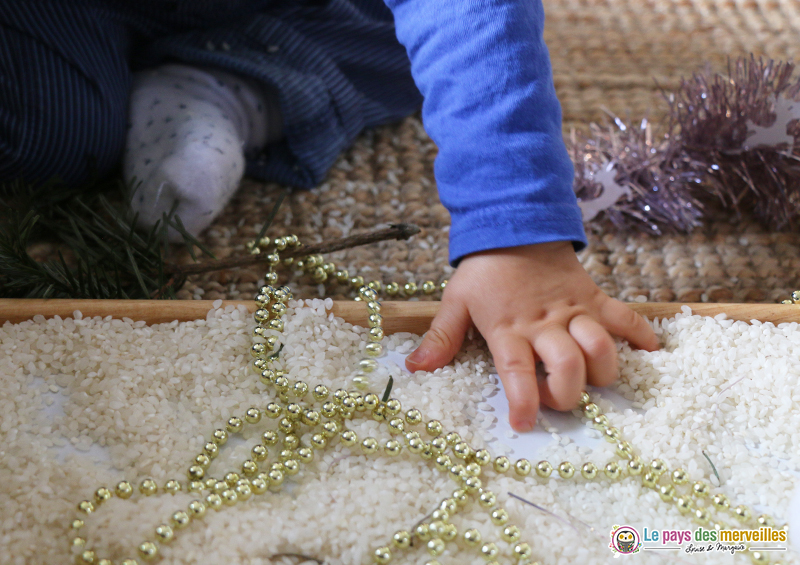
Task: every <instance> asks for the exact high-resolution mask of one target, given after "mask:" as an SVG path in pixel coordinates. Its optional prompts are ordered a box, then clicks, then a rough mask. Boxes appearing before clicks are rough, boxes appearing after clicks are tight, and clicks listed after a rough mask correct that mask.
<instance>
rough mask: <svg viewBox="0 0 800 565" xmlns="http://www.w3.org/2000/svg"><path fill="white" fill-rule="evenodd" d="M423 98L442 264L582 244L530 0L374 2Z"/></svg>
mask: <svg viewBox="0 0 800 565" xmlns="http://www.w3.org/2000/svg"><path fill="white" fill-rule="evenodd" d="M386 4H387V5H388V6H389V8H390V9H391V10H392V12H393V13H394V18H395V27H396V31H397V37H398V39H399V40H400V42H401V43H402V44H403V45H404V46H405V48H406V50H407V51H408V55H409V58H410V59H411V72H412V74H413V76H414V80H415V82H416V83H417V87H418V88H419V89H420V91H421V92H422V95H423V96H424V99H425V100H424V103H423V106H422V114H423V122H424V124H425V129H426V130H427V132H428V134H429V135H430V136H431V139H433V141H434V142H435V143H436V144H437V146H438V147H439V154H438V156H437V158H436V163H435V174H436V181H437V184H438V187H439V196H440V198H441V200H442V203H443V204H444V205H445V207H447V209H448V210H449V211H450V215H451V219H452V225H451V228H450V261H451V262H452V263H454V264H455V263H457V262H458V260H459V259H461V258H462V257H463V256H464V255H467V254H468V253H473V252H476V251H483V250H487V249H496V248H500V247H512V246H517V245H526V244H531V243H545V242H549V241H572V242H573V244H574V245H575V247H576V249H580V248H582V247H584V246H585V245H586V235H585V233H584V230H583V223H582V221H581V213H580V209H579V208H578V205H577V200H576V198H575V193H574V192H573V189H572V183H573V168H572V163H571V161H570V158H569V155H568V153H567V150H566V147H565V145H564V140H563V136H562V133H561V107H560V105H559V103H558V99H557V98H556V94H555V88H554V87H553V79H552V70H551V67H550V57H549V54H548V52H547V47H546V46H545V44H544V39H543V37H542V30H543V27H544V9H543V7H542V3H541V0H482V1H478V0H386Z"/></svg>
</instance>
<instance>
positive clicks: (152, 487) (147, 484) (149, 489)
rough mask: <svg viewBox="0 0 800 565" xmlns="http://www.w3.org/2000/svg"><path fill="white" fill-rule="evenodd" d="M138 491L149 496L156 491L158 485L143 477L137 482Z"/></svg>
mask: <svg viewBox="0 0 800 565" xmlns="http://www.w3.org/2000/svg"><path fill="white" fill-rule="evenodd" d="M139 492H141V493H142V494H143V495H145V496H151V495H153V494H155V493H156V492H158V485H157V484H156V482H155V481H154V480H153V479H145V480H143V481H142V482H141V484H139Z"/></svg>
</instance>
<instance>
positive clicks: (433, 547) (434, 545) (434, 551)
mask: <svg viewBox="0 0 800 565" xmlns="http://www.w3.org/2000/svg"><path fill="white" fill-rule="evenodd" d="M425 547H426V548H427V550H428V553H430V554H431V555H433V556H434V557H437V556H439V555H441V554H442V553H444V550H445V547H446V546H445V544H444V542H443V541H442V540H441V539H439V538H433V539H430V540H428V543H427V544H425Z"/></svg>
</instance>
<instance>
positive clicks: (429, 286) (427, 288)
mask: <svg viewBox="0 0 800 565" xmlns="http://www.w3.org/2000/svg"><path fill="white" fill-rule="evenodd" d="M422 292H424V293H425V294H433V293H434V292H436V283H434V282H433V281H425V282H424V283H422Z"/></svg>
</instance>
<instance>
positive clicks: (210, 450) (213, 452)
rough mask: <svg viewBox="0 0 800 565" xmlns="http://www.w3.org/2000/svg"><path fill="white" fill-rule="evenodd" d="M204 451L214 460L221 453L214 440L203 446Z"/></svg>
mask: <svg viewBox="0 0 800 565" xmlns="http://www.w3.org/2000/svg"><path fill="white" fill-rule="evenodd" d="M203 453H205V454H206V456H208V458H209V459H211V460H214V459H216V458H217V455H219V447H218V446H217V444H216V443H214V442H213V441H209V442H207V443H206V444H205V445H204V446H203Z"/></svg>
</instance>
